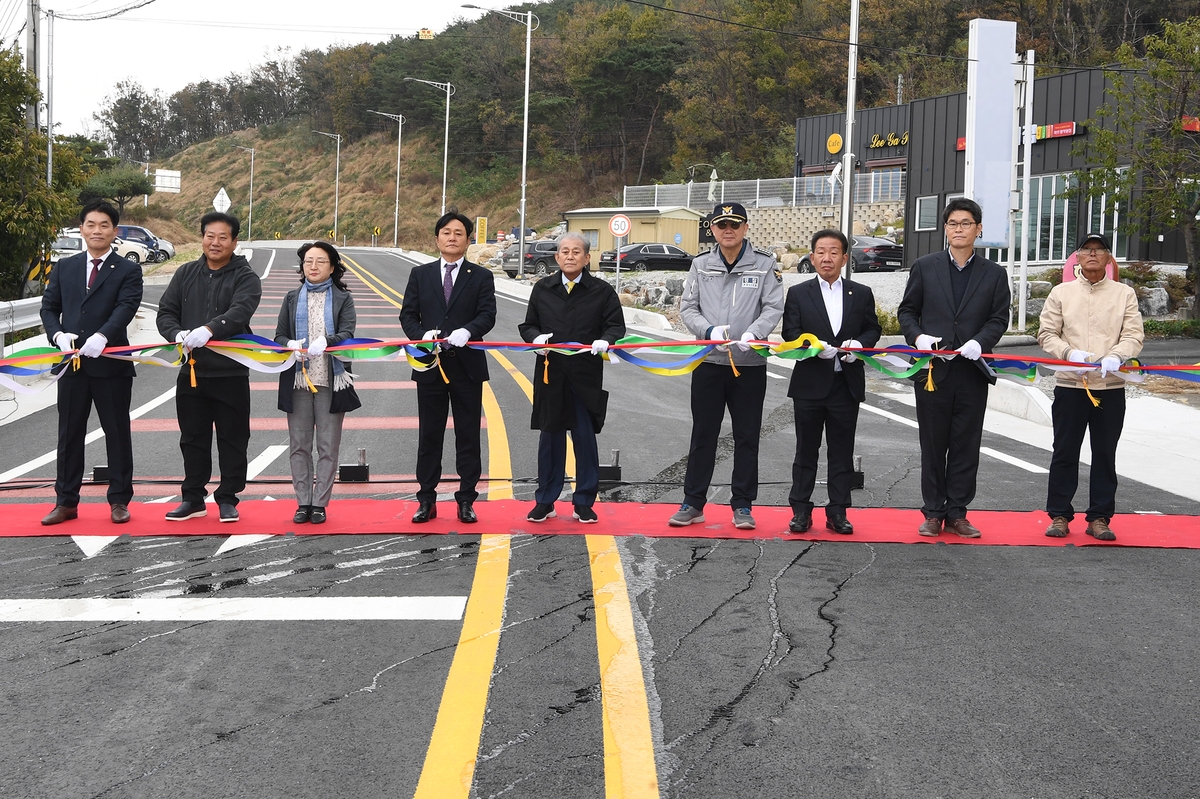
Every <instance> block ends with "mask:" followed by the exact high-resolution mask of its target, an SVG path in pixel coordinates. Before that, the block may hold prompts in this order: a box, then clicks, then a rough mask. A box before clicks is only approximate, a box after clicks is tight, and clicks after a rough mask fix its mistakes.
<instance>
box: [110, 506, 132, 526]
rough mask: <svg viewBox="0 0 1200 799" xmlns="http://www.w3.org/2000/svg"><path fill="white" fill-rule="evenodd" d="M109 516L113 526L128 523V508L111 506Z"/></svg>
mask: <svg viewBox="0 0 1200 799" xmlns="http://www.w3.org/2000/svg"><path fill="white" fill-rule="evenodd" d="M111 516H112V523H113V524H124V523H125V522H127V521H129V506H128V505H113V506H112V512H111Z"/></svg>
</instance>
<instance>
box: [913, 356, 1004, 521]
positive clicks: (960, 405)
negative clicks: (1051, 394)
mask: <svg viewBox="0 0 1200 799" xmlns="http://www.w3.org/2000/svg"><path fill="white" fill-rule="evenodd" d="M949 367H950V368H949V369H947V370H946V374H945V376H943V377H942V378H941V379H940V380H939V381H938V382H937V390H935V391H926V390H925V381H924V380H917V381H916V392H917V394H916V397H917V424H918V425H919V426H920V430H919V434H920V439H921V498H922V499H923V500H924V502H923V504H922V505H921V512H922V513H924V514H925V517H926V518H929V519H948V520H950V521H954V520H955V519H965V518H966V516H967V507H968V506H969V505H970V504H971V500H973V499H975V481H976V478H977V477H978V475H979V447H980V445H981V444H982V443H983V415H984V412H985V411H987V395H988V381H987V378H986V377H984V376H983V373H982V372H980V371H979V367H977V366H976V365H975V364H974V363H972V362H971V361H968V360H967V359H966V358H963V357H961V356H960V357H958V358H955V359H954V360H952V361H950V363H949Z"/></svg>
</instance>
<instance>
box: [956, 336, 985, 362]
mask: <svg viewBox="0 0 1200 799" xmlns="http://www.w3.org/2000/svg"><path fill="white" fill-rule="evenodd" d="M958 351H959V352H960V353H962V356H963V357H964V358H966V359H967V360H968V361H978V360H979V356H980V355H982V354H983V347H981V346H979V342H978V341H976V340H975V339H969V340H968V341H967V343H966V344H963V345H962V346H961V347H959V348H958Z"/></svg>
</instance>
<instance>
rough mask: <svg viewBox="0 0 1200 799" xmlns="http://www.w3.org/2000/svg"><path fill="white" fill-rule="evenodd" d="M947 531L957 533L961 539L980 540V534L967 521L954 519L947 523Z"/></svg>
mask: <svg viewBox="0 0 1200 799" xmlns="http://www.w3.org/2000/svg"><path fill="white" fill-rule="evenodd" d="M946 529H947V530H948V531H950V532H953V533H957V534H958V537H959V538H979V536H980V532H979V530H978V529H977V528H976V527H974V526H973V525H972V524H971V523H970V522H969V521H967V520H966V519H954V520H953V521H947V522H946Z"/></svg>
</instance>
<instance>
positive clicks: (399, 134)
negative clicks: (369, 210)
mask: <svg viewBox="0 0 1200 799" xmlns="http://www.w3.org/2000/svg"><path fill="white" fill-rule="evenodd" d="M368 113H371V114H378V115H379V116H381V117H387V118H388V119H391V120H393V121H395V122H398V123H399V125H400V127H399V129H398V130H397V131H396V211H395V214H394V220H395V226H394V227H393V228H392V247H396V246H398V244H397V242H398V241H399V240H400V141H401V139H403V138H404V117H403V116H401V115H400V114H388V113H385V112H383V111H371V110H370V109H368ZM443 213H445V212H444V211H443Z"/></svg>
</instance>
